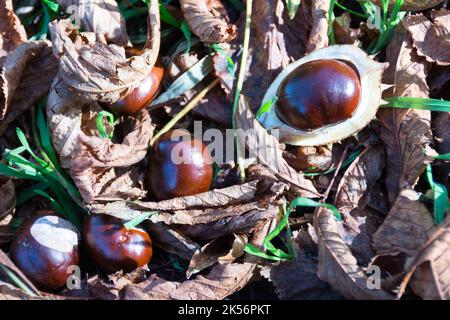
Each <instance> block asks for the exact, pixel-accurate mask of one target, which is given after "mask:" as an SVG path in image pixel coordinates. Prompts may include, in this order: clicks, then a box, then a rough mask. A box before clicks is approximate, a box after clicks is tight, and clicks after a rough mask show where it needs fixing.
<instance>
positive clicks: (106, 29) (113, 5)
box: [57, 0, 131, 47]
mask: <svg viewBox="0 0 450 320" xmlns="http://www.w3.org/2000/svg"><path fill="white" fill-rule="evenodd" d="M57 2H58V3H59V4H60V5H61V6H62V7H63V9H65V10H66V11H67V12H68V13H70V14H72V16H75V17H76V19H78V20H76V22H77V23H79V24H80V27H81V28H82V29H83V30H85V31H89V32H94V33H95V35H96V37H97V39H99V41H101V42H103V43H109V42H112V43H115V44H118V45H120V46H123V47H125V46H131V42H130V40H129V39H128V36H127V32H126V25H125V19H124V18H123V17H122V15H121V13H120V10H119V7H118V6H117V2H116V1H115V0H89V1H86V0H57Z"/></svg>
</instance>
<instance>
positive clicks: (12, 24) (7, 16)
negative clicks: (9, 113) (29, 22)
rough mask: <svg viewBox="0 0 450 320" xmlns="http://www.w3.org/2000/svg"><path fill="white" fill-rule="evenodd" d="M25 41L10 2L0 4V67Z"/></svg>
mask: <svg viewBox="0 0 450 320" xmlns="http://www.w3.org/2000/svg"><path fill="white" fill-rule="evenodd" d="M26 41H27V34H26V31H25V28H24V27H23V25H22V23H20V20H19V18H18V17H17V16H16V14H15V13H14V10H13V4H12V0H5V1H2V2H0V67H1V66H2V65H3V62H4V60H5V58H6V56H7V55H8V54H9V53H10V52H11V51H13V50H14V49H15V48H16V47H18V46H19V45H20V44H21V43H23V42H26ZM0 115H1V114H0Z"/></svg>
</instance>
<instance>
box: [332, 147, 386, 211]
mask: <svg viewBox="0 0 450 320" xmlns="http://www.w3.org/2000/svg"><path fill="white" fill-rule="evenodd" d="M383 167H384V149H383V147H382V146H369V147H368V148H366V149H365V150H364V151H363V152H361V154H360V155H359V156H358V157H357V158H356V159H355V160H354V161H353V163H352V164H351V165H350V166H349V167H348V169H347V170H346V171H345V173H344V175H343V176H342V178H341V181H340V182H339V185H338V187H337V192H336V196H335V202H334V204H335V206H336V207H337V208H338V210H339V212H340V213H341V214H343V215H344V216H345V218H347V217H349V215H350V214H351V213H355V212H354V211H355V210H359V211H362V210H363V209H364V207H363V206H362V205H361V203H360V200H361V199H362V198H363V197H364V196H365V195H366V194H367V192H368V191H369V189H370V188H371V187H372V186H373V185H374V184H375V182H376V181H377V180H378V179H379V178H380V176H381V174H382V170H383Z"/></svg>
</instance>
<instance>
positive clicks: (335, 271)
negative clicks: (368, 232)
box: [314, 207, 394, 300]
mask: <svg viewBox="0 0 450 320" xmlns="http://www.w3.org/2000/svg"><path fill="white" fill-rule="evenodd" d="M314 228H315V231H316V234H317V237H318V245H319V271H318V275H319V278H320V279H321V280H323V281H325V282H327V283H328V284H330V285H331V287H332V288H333V289H334V290H336V291H339V292H340V293H341V294H342V295H344V296H345V297H346V298H348V299H365V300H373V299H375V300H380V299H381V300H390V299H393V298H394V297H393V296H392V295H390V294H389V293H388V292H386V291H384V290H382V289H369V286H368V284H370V281H369V279H368V277H367V276H366V274H365V273H364V270H363V269H362V268H361V267H359V266H358V264H357V261H356V258H355V257H354V256H353V255H352V253H351V251H350V248H349V247H348V246H347V245H346V244H345V242H344V240H343V239H342V238H341V236H340V234H339V231H338V222H337V221H336V218H335V217H334V215H333V213H332V212H331V211H330V210H328V209H326V208H322V207H321V208H319V209H317V211H316V214H315V219H314Z"/></svg>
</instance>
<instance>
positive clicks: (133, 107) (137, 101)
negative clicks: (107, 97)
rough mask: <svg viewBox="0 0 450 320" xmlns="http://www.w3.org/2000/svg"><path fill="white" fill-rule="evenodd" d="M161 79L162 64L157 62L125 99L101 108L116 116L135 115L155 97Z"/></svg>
mask: <svg viewBox="0 0 450 320" xmlns="http://www.w3.org/2000/svg"><path fill="white" fill-rule="evenodd" d="M163 77H164V68H163V65H162V63H161V62H160V61H158V62H157V63H156V65H155V66H154V67H153V69H152V70H151V71H150V73H149V74H148V75H147V76H146V77H145V78H144V79H142V80H141V81H139V82H138V83H137V84H136V85H135V86H134V88H133V89H132V90H131V91H130V92H129V93H128V94H127V95H126V96H125V97H123V98H122V99H120V100H118V101H116V102H114V103H112V104H104V105H103V106H104V107H105V108H107V109H108V110H110V111H112V112H114V113H116V114H120V115H132V114H135V113H136V112H138V111H139V110H141V109H142V108H144V107H145V106H146V105H147V104H148V103H150V102H151V101H152V100H153V99H154V98H155V97H156V95H157V94H158V93H159V90H160V88H161V82H162V79H163Z"/></svg>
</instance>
